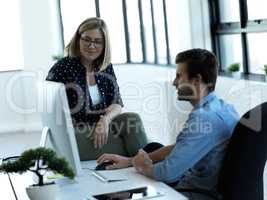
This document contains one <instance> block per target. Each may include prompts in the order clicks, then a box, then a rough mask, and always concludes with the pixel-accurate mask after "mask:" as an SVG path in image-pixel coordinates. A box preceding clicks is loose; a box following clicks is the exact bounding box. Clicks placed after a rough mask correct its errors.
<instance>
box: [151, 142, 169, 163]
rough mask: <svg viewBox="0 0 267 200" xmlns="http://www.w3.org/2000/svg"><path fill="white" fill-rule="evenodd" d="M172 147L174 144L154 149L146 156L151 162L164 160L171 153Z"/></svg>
mask: <svg viewBox="0 0 267 200" xmlns="http://www.w3.org/2000/svg"><path fill="white" fill-rule="evenodd" d="M173 147H174V145H168V146H165V147H162V148H160V149H158V150H156V151H153V152H151V153H149V154H148V156H149V157H150V159H151V160H152V161H153V163H157V162H159V161H162V160H164V159H165V158H166V157H167V156H168V155H169V154H170V153H171V151H172V149H173Z"/></svg>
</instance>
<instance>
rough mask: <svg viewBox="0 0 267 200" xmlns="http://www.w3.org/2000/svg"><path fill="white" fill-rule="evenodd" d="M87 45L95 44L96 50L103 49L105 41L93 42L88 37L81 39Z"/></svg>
mask: <svg viewBox="0 0 267 200" xmlns="http://www.w3.org/2000/svg"><path fill="white" fill-rule="evenodd" d="M80 39H81V40H82V41H83V42H84V43H86V45H88V46H91V45H92V44H94V46H95V48H100V47H103V44H104V41H103V40H102V39H95V40H92V39H91V38H88V37H81V38H80Z"/></svg>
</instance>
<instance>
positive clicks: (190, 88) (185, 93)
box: [173, 63, 196, 101]
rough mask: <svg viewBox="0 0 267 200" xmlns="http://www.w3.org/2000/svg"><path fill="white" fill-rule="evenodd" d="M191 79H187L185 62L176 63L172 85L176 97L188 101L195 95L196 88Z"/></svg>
mask: <svg viewBox="0 0 267 200" xmlns="http://www.w3.org/2000/svg"><path fill="white" fill-rule="evenodd" d="M193 81H194V80H193V79H192V80H189V79H188V73H187V65H186V63H178V64H177V67H176V77H175V79H174V81H173V85H174V86H175V88H176V90H177V98H178V100H181V101H190V100H192V99H195V97H196V90H195V89H196V88H195V85H194V84H193Z"/></svg>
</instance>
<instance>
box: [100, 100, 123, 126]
mask: <svg viewBox="0 0 267 200" xmlns="http://www.w3.org/2000/svg"><path fill="white" fill-rule="evenodd" d="M121 110H122V107H121V105H119V104H111V105H110V106H109V107H107V109H106V114H105V115H103V117H104V118H105V119H106V120H107V122H108V123H110V122H111V121H112V119H113V118H114V117H116V116H117V115H119V114H121Z"/></svg>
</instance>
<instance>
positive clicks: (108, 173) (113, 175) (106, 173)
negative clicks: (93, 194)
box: [92, 170, 128, 182]
mask: <svg viewBox="0 0 267 200" xmlns="http://www.w3.org/2000/svg"><path fill="white" fill-rule="evenodd" d="M92 172H93V173H96V174H97V175H100V176H101V177H103V178H104V180H106V181H107V182H108V181H119V180H128V176H127V174H125V173H123V172H122V170H101V171H95V170H94V171H92Z"/></svg>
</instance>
